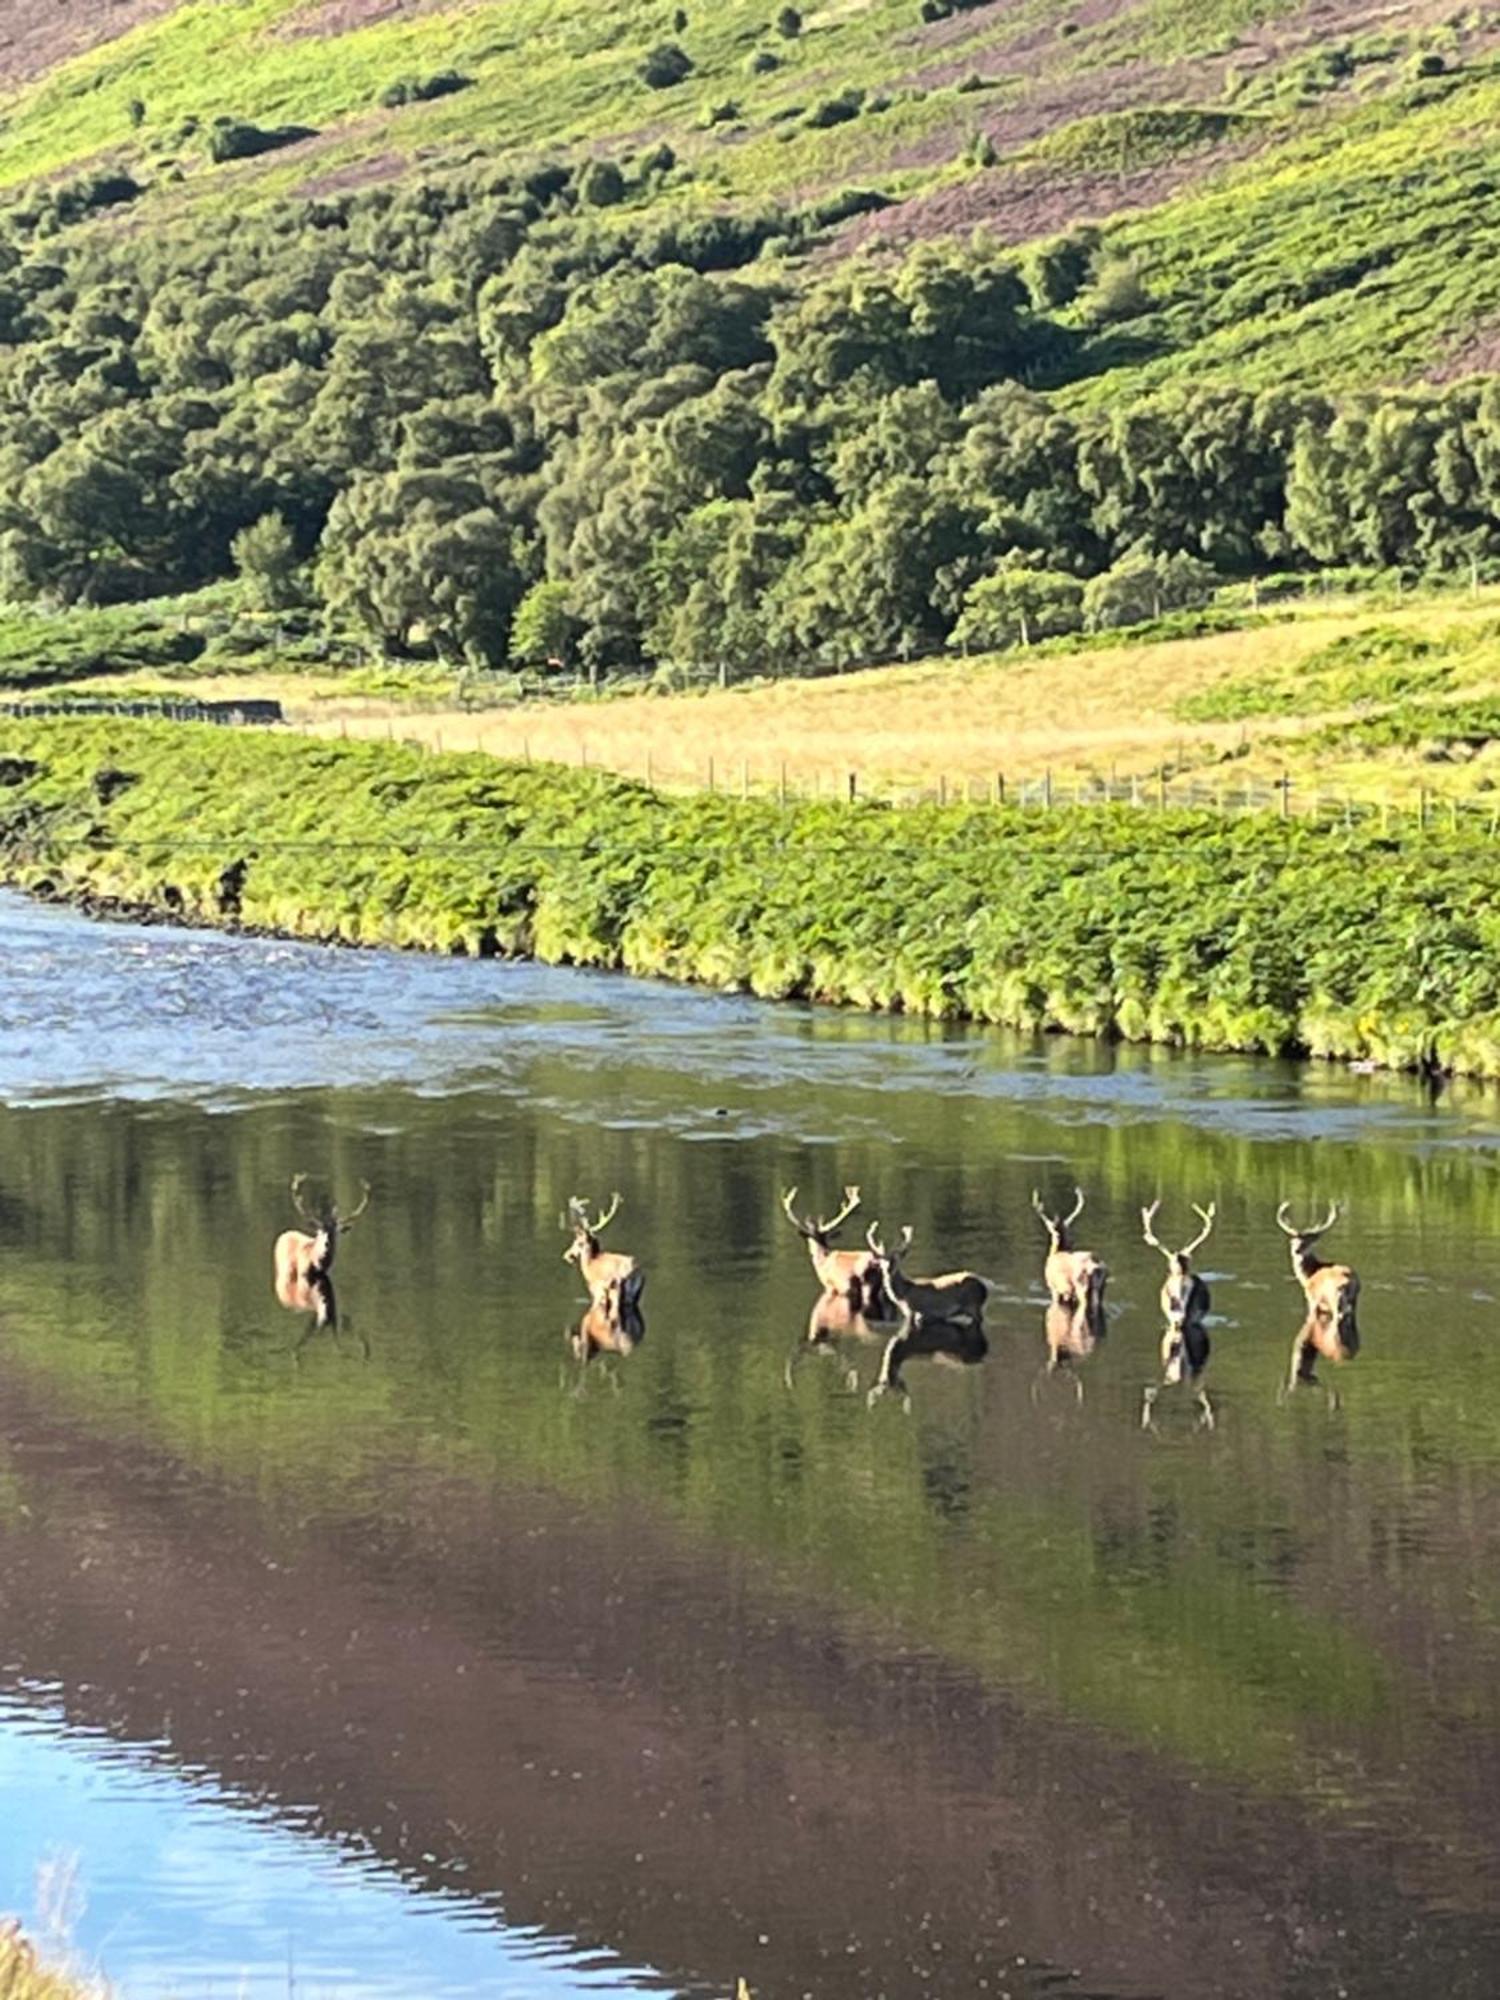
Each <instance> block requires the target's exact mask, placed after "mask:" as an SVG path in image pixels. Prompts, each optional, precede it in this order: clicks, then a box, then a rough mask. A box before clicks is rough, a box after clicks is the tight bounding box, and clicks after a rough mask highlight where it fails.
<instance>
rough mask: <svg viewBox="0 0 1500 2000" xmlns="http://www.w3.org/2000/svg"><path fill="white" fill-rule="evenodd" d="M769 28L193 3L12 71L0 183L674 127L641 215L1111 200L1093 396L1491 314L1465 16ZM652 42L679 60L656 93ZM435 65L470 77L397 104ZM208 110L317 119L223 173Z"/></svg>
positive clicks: (1464, 326)
mask: <svg viewBox="0 0 1500 2000" xmlns="http://www.w3.org/2000/svg"><path fill="white" fill-rule="evenodd" d="M776 13H777V10H776V9H775V8H773V7H771V6H769V5H766V4H763V0H715V4H713V5H712V6H707V5H690V6H688V7H686V8H685V9H682V10H677V9H672V8H668V7H665V6H661V5H657V4H641V0H636V4H624V5H619V6H611V7H609V8H600V7H598V6H597V5H595V4H593V0H503V4H501V0H469V4H452V5H443V4H440V3H439V4H429V0H396V4H394V5H385V4H379V0H191V4H186V5H183V6H179V7H177V8H175V9H172V10H171V11H169V12H167V13H165V14H163V15H160V16H157V17H155V18H151V19H148V20H146V21H145V22H144V23H142V24H141V25H138V26H136V27H134V28H133V29H129V30H128V31H127V32H125V33H123V34H120V35H118V36H116V37H115V38H113V39H111V40H108V41H106V42H104V43H103V44H102V45H101V46H99V47H96V48H94V49H92V50H90V51H89V52H87V53H85V54H83V55H78V56H73V57H70V58H69V59H67V60H64V61H61V62H60V63H59V64H58V65H57V66H56V67H55V68H54V69H53V70H51V71H50V72H49V73H46V74H44V75H42V76H40V77H37V78H32V79H31V80H29V81H27V82H26V83H24V84H19V85H15V86H13V87H12V90H11V93H10V99H9V102H8V103H6V104H4V105H3V106H0V109H3V115H4V119H5V127H4V145H3V148H0V187H4V186H7V185H9V186H17V185H19V184H22V183H25V182H28V181H32V180H35V179H36V178H38V177H41V176H48V177H51V176H57V175H60V174H66V173H70V172H77V171H80V170H83V169H85V168H92V167H94V166H96V165H98V164H99V163H100V162H102V161H105V160H110V161H117V162H119V163H122V164H127V165H128V166H129V167H130V168H131V171H132V172H134V173H135V174H136V175H137V176H138V177H139V178H140V179H141V180H142V181H143V183H144V184H145V185H146V187H147V194H146V196H145V208H144V209H140V208H138V209H137V211H136V213H137V214H138V215H146V214H150V215H153V216H154V217H155V219H156V220H155V224H154V226H158V227H168V228H183V227H190V226H191V213H192V210H193V207H194V205H195V204H197V203H199V202H204V201H206V202H209V203H212V204H222V203H223V202H225V201H234V202H236V203H240V202H244V201H247V200H254V199H257V198H259V197H261V196H268V195H272V194H276V193H281V194H287V193H295V192H298V191H313V192H316V191H317V190H318V189H320V188H323V187H337V186H343V185H355V184H357V183H358V182H360V181H362V180H366V179H369V178H371V177H375V178H399V177H404V176H410V175H416V174H421V173H424V172H428V171H431V170H433V169H434V168H435V167H441V166H443V165H445V164H453V163H456V162H460V161H464V160H472V159H473V158H475V157H480V156H482V157H486V158H494V159H514V158H524V157H528V156H534V155H537V154H541V153H546V154H548V155H557V154H561V155H563V156H565V157H572V158H576V157H578V156H580V155H583V154H587V153H591V152H599V153H606V154H611V155H619V154H621V153H623V152H627V151H629V150H631V149H632V148H638V147H639V146H641V145H642V144H643V143H646V142H648V141H649V142H653V143H654V142H657V141H660V140H663V139H665V140H666V141H668V142H669V143H670V145H671V146H672V148H673V150H674V151H675V153H676V154H677V156H678V159H679V161H680V162H681V166H682V171H681V172H680V173H679V174H677V175H676V176H668V177H667V179H666V180H665V181H660V182H658V183H656V184H654V185H653V186H652V187H651V188H650V189H649V190H646V191H644V192H643V193H642V195H641V196H640V197H639V199H640V200H641V201H643V202H646V203H650V204H668V205H672V206H675V207H700V208H701V207H714V206H719V205H723V204H726V203H727V204H730V205H737V206H744V205H756V204H764V203H765V202H767V201H770V200H802V201H805V200H808V199H812V198H816V197H817V196H818V195H819V194H820V193H824V192H831V191H833V190H836V189H839V188H844V187H848V186H851V185H859V186H862V187H869V188H873V189H875V190H878V191H879V192H881V193H883V194H884V195H886V196H887V197H888V198H889V199H890V200H891V202H892V203H893V204H894V205H893V206H892V207H890V208H888V209H887V210H886V211H884V212H883V213H881V214H879V215H876V216H867V217H865V218H863V219H862V220H861V221H860V222H858V223H856V224H853V225H851V226H850V228H849V229H848V230H847V231H846V232H845V236H844V239H843V243H842V247H843V248H844V249H852V248H856V247H858V246H859V245H861V244H864V243H869V242H873V243H874V244H876V245H877V246H878V245H880V244H882V243H886V242H890V243H900V242H903V241H908V240H910V239H912V238H913V237H919V236H924V235H932V234H953V233H959V234H962V233H964V232H966V231H968V230H970V229H972V228H973V227H975V226H983V227H988V228H992V229H994V230H996V231H997V232H998V233H999V234H1000V235H1002V236H1003V237H1005V238H1007V239H1008V240H1011V241H1015V242H1018V243H1020V242H1026V241H1028V240H1031V239H1034V238H1038V237H1044V236H1047V235H1050V234H1052V233H1054V232H1055V231H1057V230H1059V229H1062V228H1066V227H1068V226H1069V225H1071V224H1073V223H1075V222H1077V221H1079V220H1080V219H1090V220H1095V221H1097V220H1101V219H1104V218H1108V217H1109V216H1111V215H1112V214H1114V215H1117V216H1118V217H1119V220H1117V221H1116V222H1114V223H1111V224H1110V225H1109V234H1110V238H1111V240H1112V241H1113V242H1114V243H1115V244H1116V247H1117V248H1118V251H1119V253H1120V255H1121V256H1122V257H1126V258H1128V259H1129V260H1130V262H1131V265H1132V267H1133V268H1134V270H1135V272H1136V273H1137V275H1138V277H1139V279H1140V281H1141V282H1140V287H1139V290H1138V293H1137V294H1136V295H1135V296H1134V298H1133V300H1132V301H1131V303H1130V304H1129V307H1128V309H1119V310H1116V311H1114V312H1112V313H1111V314H1110V315H1109V316H1108V319H1107V322H1106V323H1104V324H1098V323H1095V321H1094V320H1093V319H1092V318H1091V316H1090V312H1089V311H1087V310H1082V309H1080V310H1078V311H1077V312H1075V314H1074V317H1075V320H1076V322H1077V331H1078V332H1079V334H1080V336H1081V347H1080V350H1079V352H1078V355H1077V357H1076V373H1077V375H1078V376H1079V378H1080V379H1089V380H1091V381H1093V382H1095V383H1097V379H1098V378H1099V377H1100V374H1101V371H1102V373H1103V382H1104V387H1103V388H1102V389H1100V388H1098V387H1097V386H1096V387H1095V388H1093V389H1092V390H1091V391H1090V393H1104V394H1113V393H1114V391H1115V389H1116V388H1117V387H1118V386H1119V377H1120V375H1121V374H1125V375H1130V376H1132V377H1137V378H1139V377H1141V376H1142V375H1144V377H1146V378H1148V379H1151V380H1157V379H1166V378H1170V377H1172V376H1175V375H1181V376H1182V377H1184V378H1187V377H1189V376H1191V377H1192V378H1194V379H1197V378H1199V377H1201V376H1203V375H1204V374H1218V375H1221V376H1228V377H1232V378H1234V379H1237V380H1254V381H1257V382H1275V381H1287V380H1294V379H1304V380H1305V379H1307V378H1308V377H1312V378H1315V379H1318V380H1323V381H1328V382H1330V383H1333V382H1337V383H1358V382H1364V381H1373V380H1384V379H1390V378H1392V377H1393V376H1404V375H1409V374H1412V373H1421V372H1424V371H1431V370H1434V369H1441V368H1443V367H1445V366H1450V365H1461V364H1462V362H1463V360H1464V358H1465V356H1466V354H1468V352H1469V347H1468V345H1467V343H1472V342H1474V341H1476V340H1478V341H1480V342H1481V343H1482V342H1483V340H1484V338H1485V337H1486V335H1487V333H1488V329H1489V326H1490V322H1491V320H1492V319H1493V318H1494V317H1495V316H1496V315H1497V314H1500V277H1497V276H1496V273H1497V272H1500V256H1497V255H1496V251H1497V249H1500V241H1497V232H1500V222H1497V220H1496V211H1495V205H1494V202H1493V200H1492V199H1491V198H1490V187H1491V184H1490V169H1489V162H1490V160H1491V158H1492V156H1493V151H1494V145H1495V138H1496V127H1497V119H1500V74H1497V70H1496V67H1495V60H1496V59H1495V57H1494V56H1493V55H1492V53H1491V42H1492V36H1491V31H1490V29H1489V27H1488V25H1487V23H1486V20H1485V19H1484V17H1482V16H1481V15H1480V14H1478V13H1475V12H1473V11H1472V10H1471V11H1470V12H1469V13H1467V14H1460V13H1455V14H1454V15H1453V16H1452V17H1451V18H1441V19H1436V18H1434V17H1433V15H1432V14H1431V12H1430V10H1427V9H1425V8H1423V7H1421V6H1419V5H1416V4H1412V5H1410V6H1405V7H1402V6H1398V7H1396V8H1383V9H1379V10H1375V9H1371V8H1368V7H1362V6H1361V5H1360V4H1358V0H1338V4H1335V5H1333V6H1332V7H1328V8H1324V9H1322V10H1319V11H1316V12H1314V11H1313V10H1311V9H1309V8H1304V7H1299V6H1297V5H1295V4H1270V0H1221V4H1218V5H1215V6H1212V7H1205V8H1188V7H1185V6H1181V5H1178V4H1175V0H1170V4H1169V0H1159V4H1152V5H1145V6H1143V5H1139V4H1134V5H1133V4H1130V0H1105V4H1103V5H1101V6H1098V7H1092V8H1089V9H1087V10H1078V9H1076V8H1074V7H1071V6H1069V5H1068V4H1066V0H1030V4H1028V5H1026V6H1024V7H1021V8H1012V7H1008V6H999V5H980V6H976V7H972V8H963V9H960V10H957V11H955V12H954V13H953V14H952V15H951V16H950V17H948V18H945V19H940V20H937V21H932V22H924V21H923V20H922V19H921V18H920V10H919V7H918V5H917V4H916V0H852V4H851V0H830V4H826V5H820V6H807V7H806V8H804V9H803V12H802V21H801V28H800V32H797V33H795V34H781V33H779V32H778V31H777V28H776V26H775V20H774V17H775V15H776ZM683 14H685V16H686V19H685V23H684V24H683V25H679V24H678V23H679V17H680V15H683ZM664 44H673V45H675V46H676V47H678V48H680V49H681V51H682V53H683V55H684V56H685V57H686V59H687V60H688V62H689V63H690V64H691V68H690V70H689V72H688V74H687V75H686V76H685V78H684V80H683V81H681V82H679V83H677V84H675V85H673V86H670V87H653V86H652V84H651V83H649V82H648V81H647V80H646V77H645V75H644V73H643V70H644V64H645V58H646V57H647V55H648V53H649V52H650V51H651V50H652V49H654V48H659V47H661V46H662V45H664ZM448 73H452V75H453V76H455V77H456V78H457V79H458V82H459V83H460V84H461V85H462V87H461V88H455V89H454V90H453V91H452V92H451V93H449V94H445V95H441V96H438V97H436V98H434V99H433V100H432V101H426V102H406V103H401V104H394V105H393V104H391V103H390V102H388V101H386V100H387V99H388V98H389V95H390V92H391V87H392V86H393V85H396V84H399V83H401V82H402V81H403V80H406V81H410V80H412V79H419V80H420V79H424V78H431V77H433V76H436V75H440V74H448ZM216 118H232V119H236V120H243V121H250V122H251V123H253V124H256V125H258V126H260V127H263V128H265V129H268V130H270V129H282V128H285V129H288V130H290V129H293V128H301V129H304V130H306V131H307V132H308V134H309V136H308V137H306V138H305V139H303V140H302V141H301V142H300V143H295V144H291V145H289V146H287V147H277V148H273V149H272V150H270V151H269V152H267V153H266V154H264V155H262V156H261V157H259V158H256V159H252V160H243V161H239V162H236V163H232V164H218V165H216V164H214V163H213V161H212V160H211V159H210V157H209V148H208V143H207V142H208V136H209V133H210V128H211V126H212V123H213V121H214V120H215V119H216ZM102 226H105V227H110V226H118V225H116V224H112V223H109V222H106V223H105V224H103V225H102Z"/></svg>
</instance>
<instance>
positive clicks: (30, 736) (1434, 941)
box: [0, 721, 1500, 1077]
mask: <svg viewBox="0 0 1500 2000" xmlns="http://www.w3.org/2000/svg"><path fill="white" fill-rule="evenodd" d="M0 752H3V753H4V761H3V764H0V859H3V864H4V869H5V872H6V874H7V876H8V878H9V879H11V880H13V881H17V882H19V883H21V884H22V885H24V886H28V887H32V888H41V887H43V885H50V887H51V889H52V891H53V892H54V893H62V894H66V895H71V896H75V897H78V898H81V899H84V900H86V901H87V900H89V899H91V898H92V899H99V898H106V899H107V898H113V899H124V900H126V901H128V902H136V903H145V904H148V905H150V906H152V907H154V908H158V909H162V910H165V911H169V912H172V913H174V914H177V915H179V916H181V917H184V918H187V919H190V920H194V921H199V922H208V923H223V922H226V921H230V922H245V923H250V924H258V925H263V926H266V927H268V928H270V929H273V930H276V931H280V932H284V933H288V934H291V935H295V936H311V937H319V938H329V939H343V940H347V941H349V942H353V943H363V944H386V945H392V944H394V945H405V946H407V947H417V948H421V949H425V950H437V951H447V952H477V953H479V954H481V955H493V954H497V953H499V954H525V955H528V956H532V957H537V958H540V959H543V960H546V961H549V962H552V963H562V964H578V965H599V966H607V967H620V968H623V969H625V970H628V971H632V972H637V973H649V974H654V975H657V976H660V977H665V978H672V979H682V980H692V981H697V982H701V983H704V984H709V985H714V986H719V987H725V988H729V989H733V990H739V991H747V992H753V993H757V994H761V995H764V996H766V997H802V998H806V999H813V1000H822V1001H829V1002H833V1003H836V1004H844V1005H854V1006H863V1007H870V1008H878V1009H888V1010H891V1011H899V1012H906V1013H913V1014H920V1015H925V1016H929V1017H936V1018H958V1017H965V1018H970V1019H975V1020H982V1021H994V1022H998V1023H1002V1024H1005V1025H1010V1026H1015V1027H1020V1028H1025V1029H1041V1028H1065V1029H1068V1030H1071V1031H1073V1032H1077V1033H1085V1034H1104V1035H1121V1036H1124V1037H1126V1038H1128V1039H1131V1040H1138V1041H1159V1042H1172V1043H1182V1044H1187V1045H1190V1046H1196V1047H1205V1048H1220V1049H1256V1050H1265V1051H1267V1052H1271V1053H1278V1052H1291V1051H1297V1050H1302V1051H1307V1052H1310V1053H1313V1054H1321V1055H1329V1056H1341V1057H1357V1058H1359V1059H1361V1060H1366V1061H1375V1062H1380V1063H1385V1064H1389V1065H1392V1066H1397V1067H1412V1066H1417V1065H1423V1066H1434V1065H1435V1066H1438V1067H1441V1068H1445V1069H1452V1070H1454V1071H1457V1072H1462V1073H1465V1074H1472V1075H1481V1076H1487V1077H1494V1076H1496V1075H1500V1032H1497V1024H1500V969H1497V967H1500V960H1497V955H1496V950H1495V946H1496V943H1497V939H1496V923H1497V919H1496V914H1495V897H1494V878H1495V853H1496V849H1495V845H1494V842H1493V840H1492V839H1491V838H1490V837H1489V835H1488V834H1487V833H1481V834H1479V835H1475V834H1473V833H1471V832H1469V831H1468V830H1466V829H1456V830H1453V831H1449V830H1447V829H1446V828H1437V827H1429V828H1427V829H1425V830H1419V829H1418V828H1416V827H1415V826H1414V825H1412V824H1411V823H1410V822H1407V823H1405V824H1403V825H1401V826H1398V827H1394V828H1392V829H1390V830H1382V829H1381V828H1379V827H1378V826H1376V827H1354V828H1347V829H1341V828H1333V829H1330V828H1328V827H1325V826H1313V825H1310V824H1308V823H1306V822H1304V821H1299V820H1291V821H1282V820H1279V819H1275V818H1266V817H1261V818H1256V819H1253V820H1252V819H1244V820H1224V819H1217V818H1214V817H1212V816H1209V815H1205V814H1198V813H1191V812H1173V811H1166V812H1148V811H1143V810H1138V809H1133V808H1130V807H1107V808H1099V809H1096V810H1086V809H1085V810H1080V811H1076V812H1055V813H1051V814H1042V813H1021V812H1011V811H997V810H996V809H994V808H993V807H990V806H957V805H949V806H946V807H942V806H929V807H924V808H919V809H916V810H914V811H911V812H908V813H903V814H900V815H899V816H896V817H893V816H892V814H891V812H890V811H889V810H888V809H887V808H884V807H882V806H879V805H873V804H864V805H849V804H841V805H830V804H823V805H800V806H787V807H782V806H780V805H777V804H775V803H772V802H765V801H741V800H737V799H725V798H707V797H704V796H701V795H700V796H697V797H694V798H690V799H673V798H670V797H668V796H665V795H663V794H661V793H658V792H651V791H648V790H646V789H645V788H644V787H641V786H639V785H633V784H630V783H628V782H626V781H624V780H621V779H619V778H614V777H609V776H606V775H604V774H601V773H595V772H587V773H586V772H576V771H575V772H566V771H562V770H560V769H558V768H557V767H555V766H546V765H542V766H537V767H535V768H529V769H528V768H525V767H522V766H516V765H505V764H496V763H493V762H491V761H490V760H488V759H480V758H474V757H455V756H445V757H442V758H430V757H423V756H422V755H420V754H419V753H418V752H416V751H413V750H410V749H407V748H405V747H404V746H388V745H384V744H325V743H310V742H307V741H305V740H298V739H295V738H285V737H282V738H276V737H267V736H264V735H251V734H249V733H248V732H234V731H222V730H213V729H208V728H205V727H202V726H175V727H174V726H173V725H171V724H165V723H156V724H141V723H127V722H117V721H112V722H71V723H58V722H27V723H14V722H11V723H3V724H0ZM1314 904H1315V905H1316V906H1317V907H1320V908H1329V909H1336V910H1338V911H1339V912H1340V922H1339V923H1338V924H1337V925H1323V926H1321V927H1317V928H1315V930H1314V932H1313V933H1312V934H1309V931H1308V926H1307V922H1306V911H1307V909H1308V907H1309V906H1311V905H1314Z"/></svg>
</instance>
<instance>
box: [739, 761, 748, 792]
mask: <svg viewBox="0 0 1500 2000" xmlns="http://www.w3.org/2000/svg"><path fill="white" fill-rule="evenodd" d="M749 796H750V759H749V758H748V757H741V759H740V797H741V798H742V799H748V798H749Z"/></svg>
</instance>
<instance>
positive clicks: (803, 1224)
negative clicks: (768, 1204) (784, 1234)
mask: <svg viewBox="0 0 1500 2000" xmlns="http://www.w3.org/2000/svg"><path fill="white" fill-rule="evenodd" d="M796 1199H797V1190H796V1189H795V1188H794V1187H791V1188H788V1189H787V1191H786V1193H785V1194H784V1195H783V1196H782V1197H781V1206H782V1208H783V1209H784V1210H785V1211H786V1219H787V1221H788V1222H789V1223H790V1224H791V1225H792V1227H793V1229H795V1230H796V1232H797V1234H798V1235H799V1236H805V1237H806V1238H807V1240H808V1241H809V1243H826V1242H827V1239H828V1238H829V1237H830V1236H832V1235H833V1234H834V1232H835V1231H836V1230H839V1229H842V1228H843V1226H844V1224H845V1223H846V1222H847V1221H848V1220H849V1218H850V1216H851V1215H853V1213H854V1211H855V1209H857V1208H858V1207H859V1189H858V1188H857V1187H846V1188H845V1189H844V1205H843V1207H842V1208H841V1209H840V1210H839V1212H838V1214H837V1215H836V1216H834V1217H833V1219H832V1221H830V1222H825V1221H823V1220H822V1218H821V1217H816V1218H815V1217H813V1216H810V1215H803V1216H799V1215H796V1214H794V1213H793V1210H792V1203H793V1202H794V1201H795V1200H796Z"/></svg>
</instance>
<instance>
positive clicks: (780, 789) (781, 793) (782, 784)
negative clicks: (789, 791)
mask: <svg viewBox="0 0 1500 2000" xmlns="http://www.w3.org/2000/svg"><path fill="white" fill-rule="evenodd" d="M777 800H778V803H779V804H780V805H782V806H785V804H786V759H785V757H783V758H782V760H781V778H780V781H779V783H778V785H777Z"/></svg>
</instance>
